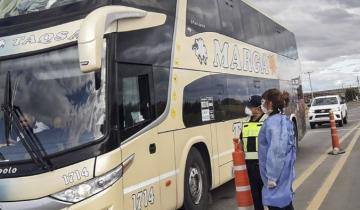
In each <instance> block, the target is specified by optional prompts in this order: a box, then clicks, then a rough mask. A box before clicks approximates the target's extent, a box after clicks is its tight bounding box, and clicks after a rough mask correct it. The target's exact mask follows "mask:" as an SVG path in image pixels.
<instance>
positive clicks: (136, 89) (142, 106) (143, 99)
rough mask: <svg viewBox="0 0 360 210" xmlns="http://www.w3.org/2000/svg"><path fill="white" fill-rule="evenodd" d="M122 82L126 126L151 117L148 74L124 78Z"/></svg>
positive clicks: (131, 125)
mask: <svg viewBox="0 0 360 210" xmlns="http://www.w3.org/2000/svg"><path fill="white" fill-rule="evenodd" d="M122 84H123V107H124V108H123V112H124V128H129V127H133V126H135V125H137V124H139V123H142V122H144V121H145V120H148V119H150V98H149V93H148V91H146V90H148V89H149V88H148V77H147V75H142V76H137V77H126V78H123V81H122ZM140 89H141V90H142V91H141V93H140Z"/></svg>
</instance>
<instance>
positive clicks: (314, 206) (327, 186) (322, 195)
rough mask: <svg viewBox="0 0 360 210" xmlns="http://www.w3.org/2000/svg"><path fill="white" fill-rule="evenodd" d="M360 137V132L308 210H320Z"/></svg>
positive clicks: (359, 131)
mask: <svg viewBox="0 0 360 210" xmlns="http://www.w3.org/2000/svg"><path fill="white" fill-rule="evenodd" d="M359 137H360V130H358V131H357V132H356V135H355V136H354V138H353V139H352V140H351V142H350V144H349V146H348V147H347V148H346V153H345V154H344V155H341V156H340V159H339V160H338V161H337V163H336V165H335V166H334V167H333V169H332V171H331V173H330V174H329V176H328V177H327V178H326V180H325V181H324V183H323V184H322V186H321V188H320V189H319V191H318V192H317V193H316V195H315V197H314V198H313V200H312V201H311V202H310V204H309V205H308V207H307V208H306V209H307V210H317V209H319V208H320V206H321V204H322V203H323V202H324V200H325V198H326V196H327V194H328V193H329V191H330V189H331V187H332V186H333V185H334V183H335V181H336V178H337V177H338V176H339V174H340V172H341V170H342V169H343V167H344V165H345V163H346V161H347V160H348V158H349V157H350V155H351V152H352V150H353V149H354V147H355V144H356V143H357V141H358V139H359Z"/></svg>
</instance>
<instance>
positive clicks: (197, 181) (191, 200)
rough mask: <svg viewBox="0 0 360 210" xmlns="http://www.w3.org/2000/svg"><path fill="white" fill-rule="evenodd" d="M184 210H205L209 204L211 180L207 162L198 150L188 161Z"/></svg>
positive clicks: (191, 153) (191, 151) (190, 153)
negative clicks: (206, 165)
mask: <svg viewBox="0 0 360 210" xmlns="http://www.w3.org/2000/svg"><path fill="white" fill-rule="evenodd" d="M184 185H185V186H184V206H183V209H184V210H205V209H207V205H208V202H209V179H208V174H207V170H206V167H205V162H204V160H203V158H202V156H201V154H200V152H199V151H198V150H197V149H196V148H191V150H190V152H189V156H188V158H187V160H186V167H185V182H184Z"/></svg>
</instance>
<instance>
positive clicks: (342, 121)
mask: <svg viewBox="0 0 360 210" xmlns="http://www.w3.org/2000/svg"><path fill="white" fill-rule="evenodd" d="M338 125H339V127H343V126H344V118H343V116H341V120H340V121H339V122H338Z"/></svg>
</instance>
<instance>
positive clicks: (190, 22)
mask: <svg viewBox="0 0 360 210" xmlns="http://www.w3.org/2000/svg"><path fill="white" fill-rule="evenodd" d="M209 31H216V32H219V31H221V25H220V19H219V9H218V4H217V0H188V2H187V14H186V36H192V35H194V34H196V33H201V32H209Z"/></svg>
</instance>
